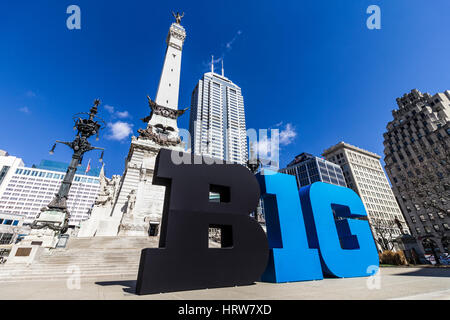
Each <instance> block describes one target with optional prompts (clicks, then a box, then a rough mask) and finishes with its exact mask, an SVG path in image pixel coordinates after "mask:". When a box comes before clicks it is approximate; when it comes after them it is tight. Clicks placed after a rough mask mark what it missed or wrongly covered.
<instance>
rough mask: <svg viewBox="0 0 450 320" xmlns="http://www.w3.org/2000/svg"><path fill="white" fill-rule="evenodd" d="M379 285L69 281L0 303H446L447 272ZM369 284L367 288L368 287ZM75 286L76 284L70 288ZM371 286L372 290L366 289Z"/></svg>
mask: <svg viewBox="0 0 450 320" xmlns="http://www.w3.org/2000/svg"><path fill="white" fill-rule="evenodd" d="M380 273H381V275H380V278H379V282H378V283H379V286H377V279H374V278H348V279H324V280H320V281H307V282H294V283H283V284H272V283H261V282H258V283H256V284H254V285H251V286H244V287H231V288H220V289H206V290H195V291H183V292H173V293H164V294H156V295H147V296H138V295H135V294H134V290H135V285H136V279H128V278H127V279H117V278H115V279H112V278H111V277H109V278H108V277H102V278H97V279H92V278H91V279H88V278H86V279H83V278H81V283H80V289H72V290H70V289H69V288H68V283H69V287H70V286H72V287H74V283H73V281H71V279H69V281H68V280H67V279H66V280H53V281H51V280H49V281H40V280H35V281H11V282H2V283H1V284H0V286H1V288H2V289H1V290H0V299H9V300H13V299H58V300H64V299H77V300H78V299H150V300H160V299H174V300H183V299H186V300H196V299H206V300H221V299H232V300H242V299H261V300H263V299H268V300H277V299H281V300H297V299H447V300H450V268H436V267H432V268H430V267H423V268H417V267H413V268H412V267H387V268H381V271H380ZM368 284H369V286H368ZM75 286H76V285H75ZM369 287H372V289H369Z"/></svg>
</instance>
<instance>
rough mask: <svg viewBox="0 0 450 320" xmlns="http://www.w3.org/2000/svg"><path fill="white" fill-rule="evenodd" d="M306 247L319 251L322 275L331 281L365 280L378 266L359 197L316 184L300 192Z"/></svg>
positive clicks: (346, 191)
mask: <svg viewBox="0 0 450 320" xmlns="http://www.w3.org/2000/svg"><path fill="white" fill-rule="evenodd" d="M300 197H301V203H302V208H303V213H304V216H305V223H306V229H307V233H308V238H309V240H310V244H312V246H313V247H314V248H318V249H319V253H320V260H321V263H322V269H323V272H324V273H325V274H326V275H328V276H334V277H341V278H344V277H345V278H347V277H364V276H369V275H370V274H369V273H368V272H367V270H368V268H369V267H371V266H372V267H373V266H376V267H378V266H379V261H378V253H377V249H376V247H375V242H374V240H373V236H372V233H371V231H370V227H369V223H368V222H367V221H364V220H356V219H355V218H363V217H366V216H367V213H366V210H365V208H364V205H363V203H362V201H361V199H360V198H359V196H358V195H357V194H356V193H355V192H354V191H353V190H351V189H348V188H344V187H340V186H335V185H331V184H327V183H323V182H316V183H314V184H312V185H310V186H307V187H304V188H302V189H300Z"/></svg>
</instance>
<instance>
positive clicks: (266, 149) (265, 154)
mask: <svg viewBox="0 0 450 320" xmlns="http://www.w3.org/2000/svg"><path fill="white" fill-rule="evenodd" d="M282 124H283V123H282V122H279V123H277V124H276V125H275V127H281V126H282ZM269 134H270V137H268V136H269ZM296 137H297V132H296V130H295V127H294V126H293V125H292V124H291V123H287V124H286V125H285V126H284V127H282V128H281V129H278V128H277V129H272V130H269V131H268V132H267V134H261V131H260V134H259V140H258V142H256V143H255V144H254V148H255V149H254V150H255V151H256V152H257V153H258V155H259V157H260V158H261V159H265V158H267V159H268V158H270V159H271V160H272V161H275V163H278V162H279V153H280V150H281V146H287V145H290V144H292V143H293V142H294V140H295V138H296Z"/></svg>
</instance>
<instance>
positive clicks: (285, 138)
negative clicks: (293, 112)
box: [280, 123, 297, 146]
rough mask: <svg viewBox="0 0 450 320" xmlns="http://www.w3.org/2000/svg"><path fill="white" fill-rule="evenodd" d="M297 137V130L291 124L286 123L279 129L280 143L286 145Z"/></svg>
mask: <svg viewBox="0 0 450 320" xmlns="http://www.w3.org/2000/svg"><path fill="white" fill-rule="evenodd" d="M296 137H297V132H296V131H295V128H294V126H293V125H292V124H290V123H288V124H286V126H285V127H284V130H281V131H280V145H283V146H287V145H289V144H291V143H292V142H294V140H295V138H296Z"/></svg>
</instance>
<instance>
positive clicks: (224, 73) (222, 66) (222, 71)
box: [222, 58, 225, 77]
mask: <svg viewBox="0 0 450 320" xmlns="http://www.w3.org/2000/svg"><path fill="white" fill-rule="evenodd" d="M224 74H225V72H224V71H223V58H222V77H224V76H225V75H224Z"/></svg>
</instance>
